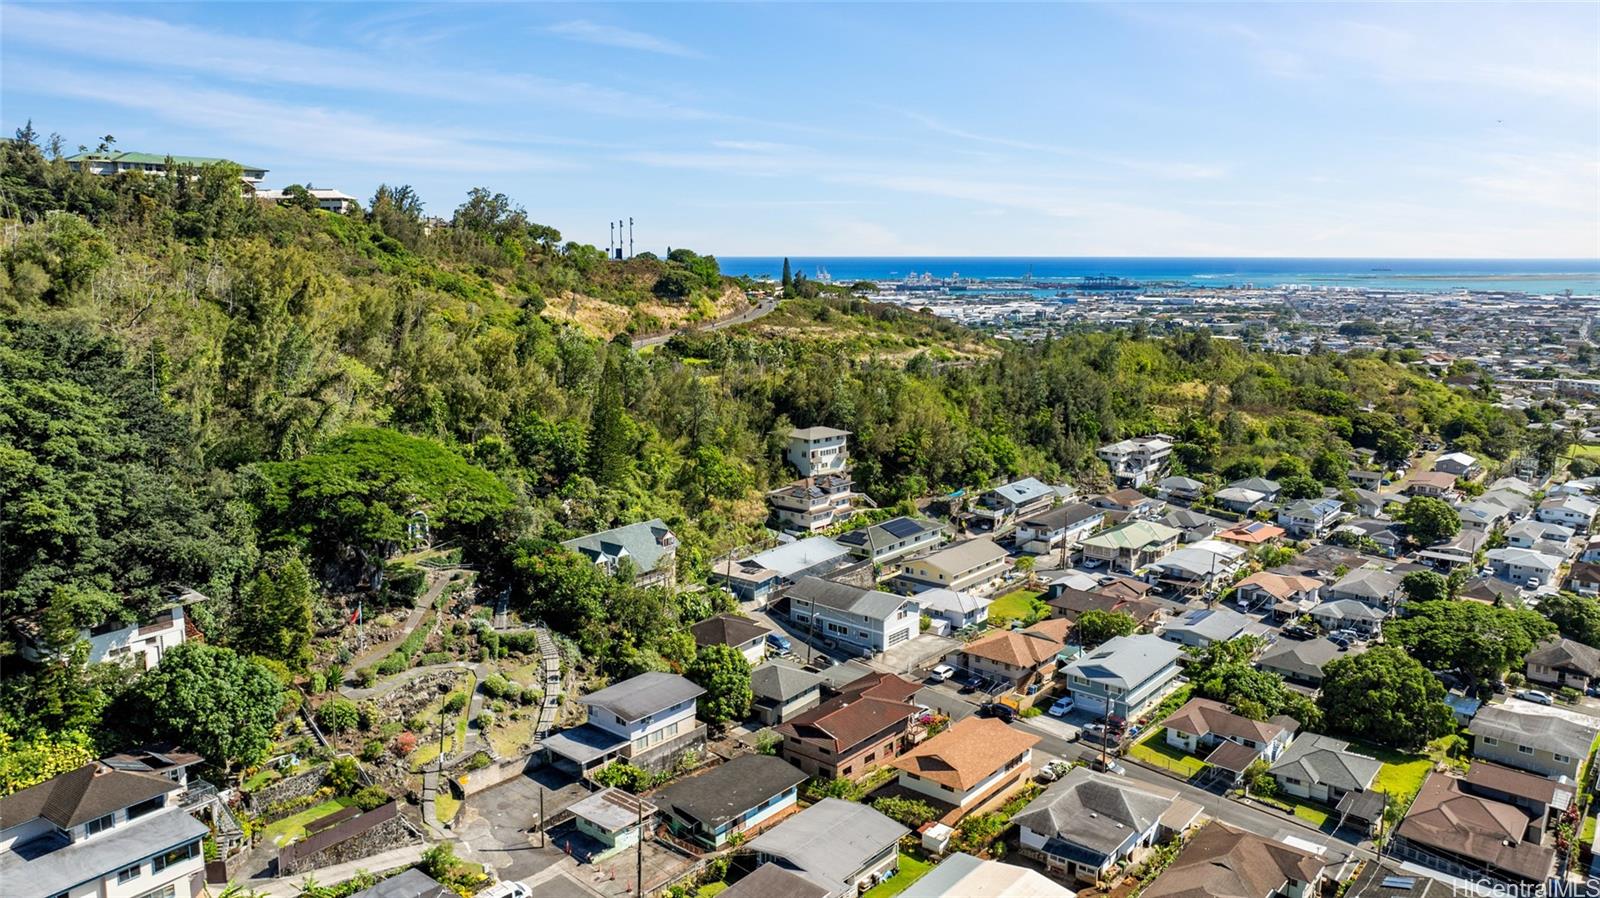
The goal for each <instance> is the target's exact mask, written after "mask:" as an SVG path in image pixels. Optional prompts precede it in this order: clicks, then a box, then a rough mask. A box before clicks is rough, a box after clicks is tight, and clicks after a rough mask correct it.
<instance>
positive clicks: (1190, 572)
mask: <svg viewBox="0 0 1600 898" xmlns="http://www.w3.org/2000/svg"><path fill="white" fill-rule="evenodd" d="M1249 557H1250V553H1249V552H1248V551H1247V550H1246V549H1245V548H1244V547H1242V546H1236V545H1234V544H1233V543H1227V542H1223V541H1221V540H1215V539H1206V540H1201V541H1200V542H1197V543H1191V544H1189V545H1187V546H1184V547H1183V548H1181V549H1176V550H1174V551H1172V552H1169V553H1167V554H1166V555H1163V556H1162V557H1160V558H1157V559H1154V560H1152V561H1151V562H1150V563H1149V565H1148V566H1147V567H1146V568H1145V569H1144V577H1145V579H1146V580H1149V581H1150V582H1152V583H1157V584H1159V585H1161V586H1163V587H1165V588H1166V589H1168V590H1170V594H1209V593H1211V592H1213V591H1215V590H1216V589H1217V588H1218V587H1219V586H1220V585H1221V584H1223V583H1226V582H1227V581H1228V580H1229V579H1231V578H1232V577H1233V574H1234V572H1235V571H1237V570H1238V569H1239V568H1240V567H1242V566H1243V565H1244V563H1245V562H1246V561H1248V560H1249Z"/></svg>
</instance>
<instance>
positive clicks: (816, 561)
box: [746, 536, 850, 577]
mask: <svg viewBox="0 0 1600 898" xmlns="http://www.w3.org/2000/svg"><path fill="white" fill-rule="evenodd" d="M849 554H850V548H849V547H848V546H844V545H840V544H839V543H838V542H837V541H836V540H833V539H829V538H828V537H826V536H809V537H806V538H805V539H798V540H795V541H794V542H792V543H785V544H783V545H781V546H776V547H774V548H771V549H768V550H766V551H765V552H758V553H756V554H755V555H752V556H750V557H749V558H748V559H746V560H748V561H750V562H753V563H755V564H757V565H760V566H761V567H764V568H766V569H767V570H770V571H775V572H776V573H777V574H778V575H779V576H782V577H793V576H794V575H795V574H797V573H799V572H801V571H806V570H810V569H812V568H814V567H817V566H819V565H824V564H828V563H830V562H836V561H838V560H840V559H842V558H846V557H848V556H849Z"/></svg>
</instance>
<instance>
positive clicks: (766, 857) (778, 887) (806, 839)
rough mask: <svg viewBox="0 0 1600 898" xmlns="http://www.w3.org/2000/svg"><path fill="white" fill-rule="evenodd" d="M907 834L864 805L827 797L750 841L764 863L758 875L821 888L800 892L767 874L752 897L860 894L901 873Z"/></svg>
mask: <svg viewBox="0 0 1600 898" xmlns="http://www.w3.org/2000/svg"><path fill="white" fill-rule="evenodd" d="M907 832H908V830H907V829H906V828H905V827H904V826H901V825H900V824H898V823H896V822H894V821H893V820H891V819H889V818H888V817H886V816H884V815H883V814H881V813H879V812H878V811H875V810H873V809H872V808H869V807H867V806H866V805H864V804H856V803H855V802H853V801H844V800H842V799H838V798H824V799H823V800H821V801H819V802H817V803H816V804H814V805H812V806H811V807H809V808H806V809H805V810H803V811H801V812H800V813H798V814H795V815H794V816H792V817H789V818H787V819H785V820H784V821H783V822H781V823H779V824H778V825H777V826H774V827H773V828H771V829H769V830H767V831H766V832H764V833H762V834H761V835H759V836H757V837H756V838H755V839H753V840H751V841H750V842H748V843H746V847H747V848H748V849H749V850H750V851H751V852H752V853H753V854H754V855H755V858H756V863H757V864H758V865H761V866H760V867H758V869H757V871H756V875H763V874H764V873H766V871H769V870H771V869H772V868H773V867H777V868H781V869H783V870H790V871H793V872H795V873H798V874H800V876H801V877H802V879H801V880H800V882H809V883H810V884H813V885H815V886H818V887H820V889H819V890H818V891H811V890H810V889H802V888H800V885H799V883H796V882H794V881H793V880H789V881H784V880H783V879H782V878H780V877H776V876H771V875H770V874H768V875H767V877H766V879H765V885H764V886H763V887H762V888H760V889H757V890H752V892H751V893H750V894H753V895H760V896H762V898H778V896H782V898H811V896H817V898H851V896H855V895H860V894H862V893H864V892H866V891H867V889H869V888H871V887H872V886H873V885H876V884H877V883H880V882H882V881H884V880H885V879H888V878H890V877H892V876H894V875H895V873H896V872H898V871H899V869H900V851H899V847H900V840H901V839H902V838H903V837H904V836H905V835H906V834H907ZM747 878H749V877H747ZM743 884H744V883H743V882H742V881H741V882H740V885H743Z"/></svg>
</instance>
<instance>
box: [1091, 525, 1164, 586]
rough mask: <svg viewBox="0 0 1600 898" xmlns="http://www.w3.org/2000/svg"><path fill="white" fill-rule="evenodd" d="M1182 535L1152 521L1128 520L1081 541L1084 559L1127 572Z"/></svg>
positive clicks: (1157, 555)
mask: <svg viewBox="0 0 1600 898" xmlns="http://www.w3.org/2000/svg"><path fill="white" fill-rule="evenodd" d="M1182 535H1183V534H1182V533H1180V532H1179V531H1177V530H1175V529H1173V528H1171V527H1168V526H1167V525H1165V524H1158V523H1156V522H1154V521H1129V522H1127V523H1126V524H1122V525H1119V526H1116V527H1112V528H1111V529H1110V530H1105V531H1102V532H1100V533H1096V534H1095V535H1094V536H1091V537H1089V538H1088V539H1085V540H1084V541H1083V542H1082V543H1081V545H1082V546H1083V557H1084V560H1085V561H1087V562H1093V563H1101V564H1105V565H1106V566H1107V567H1109V568H1111V569H1113V570H1120V571H1126V572H1128V573H1130V574H1131V573H1133V572H1134V571H1136V570H1138V569H1140V568H1142V567H1144V566H1145V565H1147V564H1149V563H1151V562H1152V561H1156V560H1157V559H1159V558H1162V557H1164V556H1165V555H1166V554H1167V553H1168V552H1171V551H1172V550H1173V549H1174V548H1176V547H1177V545H1178V539H1179V537H1181V536H1182Z"/></svg>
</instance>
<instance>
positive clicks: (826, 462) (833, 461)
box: [784, 427, 850, 477]
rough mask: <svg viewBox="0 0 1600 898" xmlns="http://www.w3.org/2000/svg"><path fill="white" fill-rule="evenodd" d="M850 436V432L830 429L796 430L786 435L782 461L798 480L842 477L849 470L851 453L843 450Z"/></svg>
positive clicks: (801, 428)
mask: <svg viewBox="0 0 1600 898" xmlns="http://www.w3.org/2000/svg"><path fill="white" fill-rule="evenodd" d="M849 436H850V431H848V430H835V429H833V428H832V427H797V428H795V429H794V430H791V431H790V432H789V446H788V449H787V451H786V452H785V456H784V457H786V458H788V459H789V464H791V465H794V468H795V470H797V471H799V472H800V476H801V477H820V476H822V475H824V474H843V473H844V472H845V471H847V470H849V469H850V452H849V450H848V449H846V448H845V443H846V442H847V439H848V438H849Z"/></svg>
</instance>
